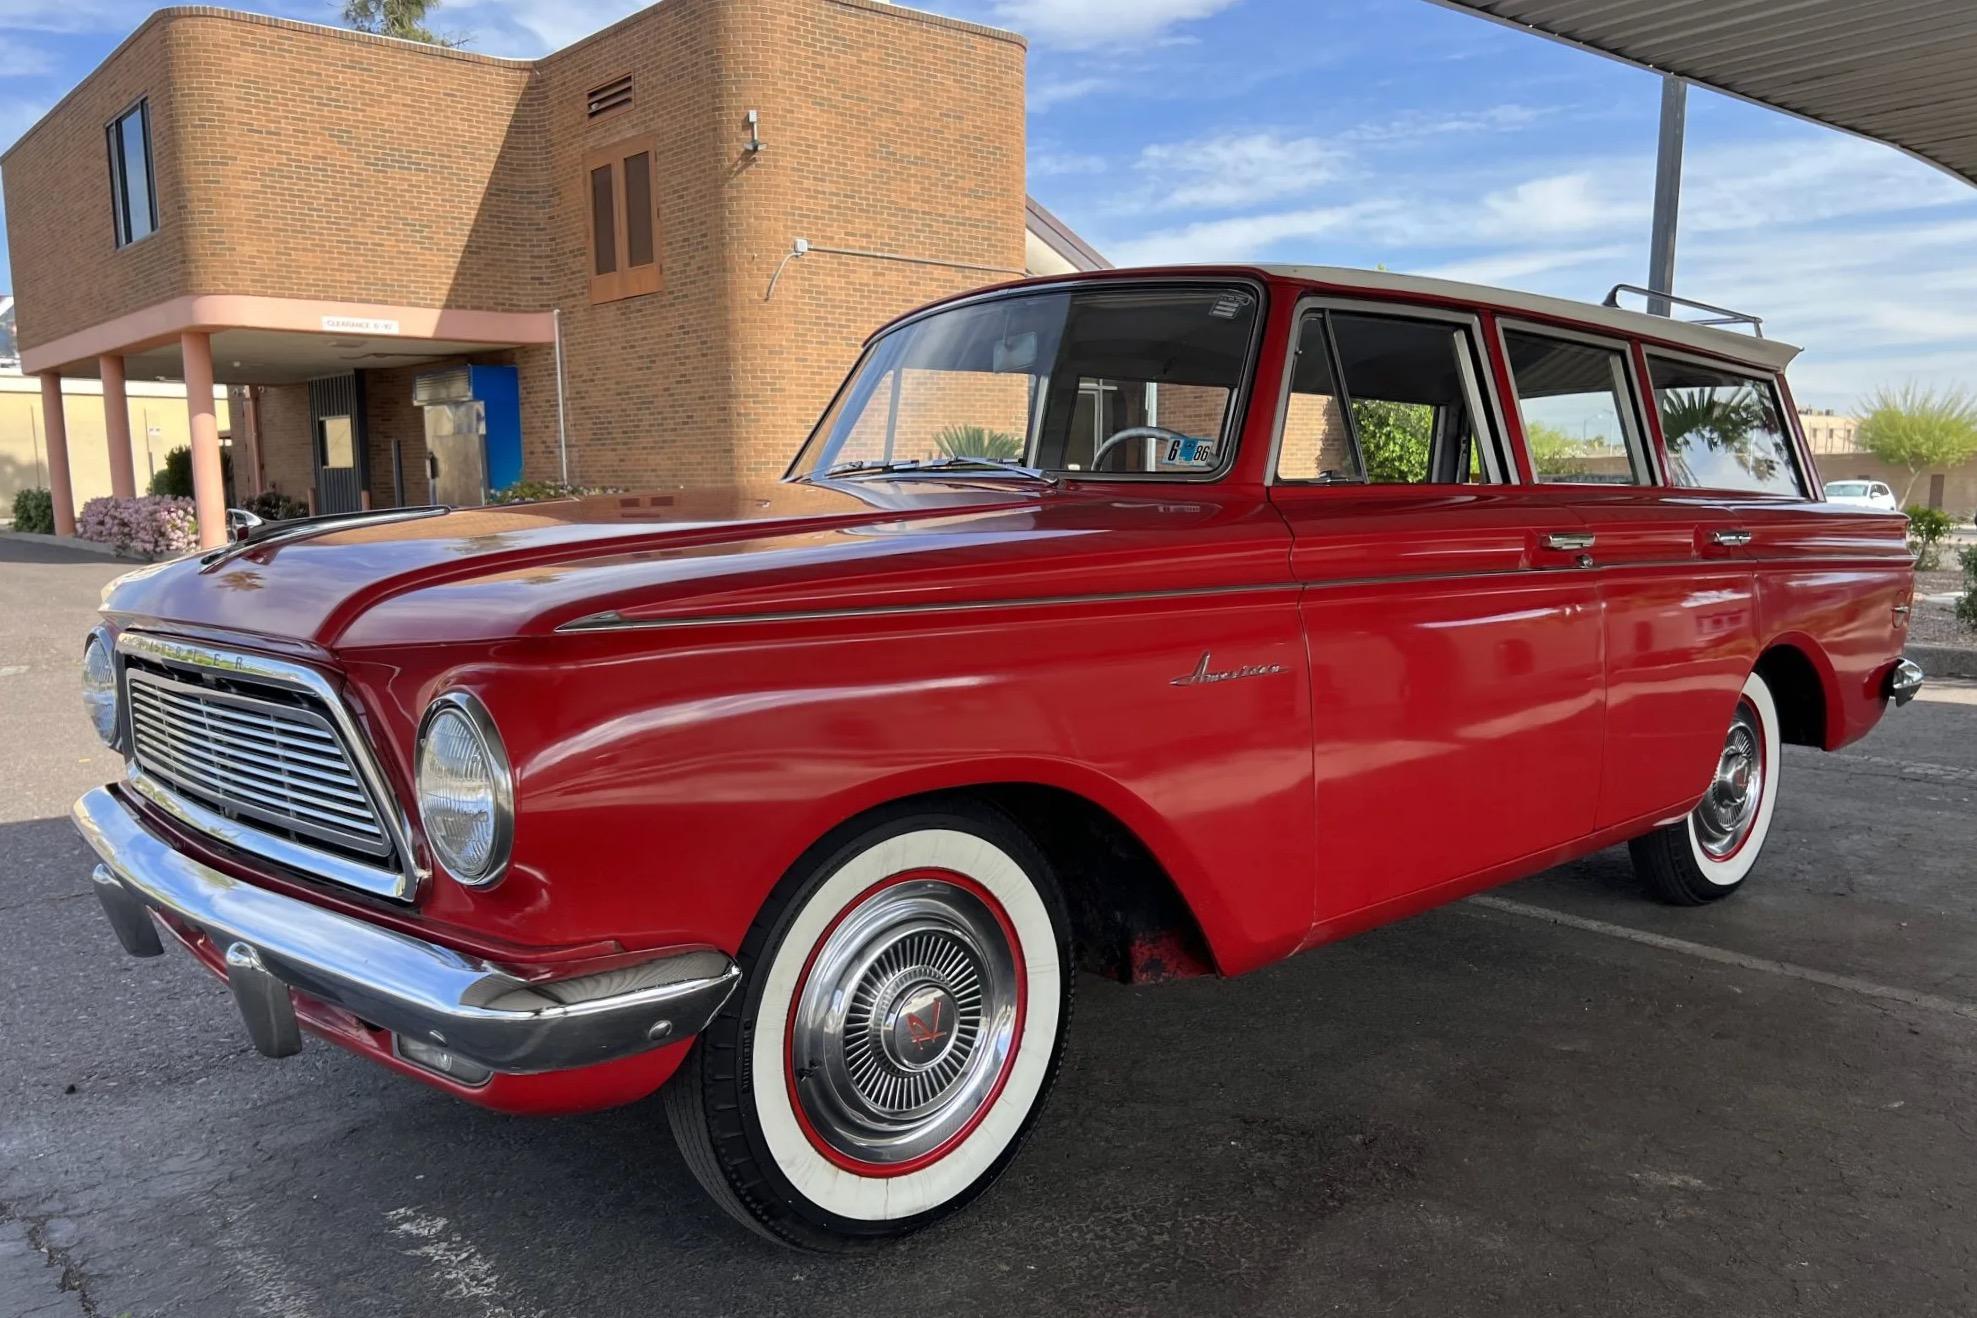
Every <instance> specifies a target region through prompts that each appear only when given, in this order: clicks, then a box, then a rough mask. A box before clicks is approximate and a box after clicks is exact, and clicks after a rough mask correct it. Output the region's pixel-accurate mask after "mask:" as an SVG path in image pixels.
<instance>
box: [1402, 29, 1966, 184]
mask: <svg viewBox="0 0 1977 1318" xmlns="http://www.w3.org/2000/svg"><path fill="white" fill-rule="evenodd" d="M1434 3H1436V4H1440V5H1444V6H1446V7H1448V8H1450V9H1459V10H1463V11H1466V12H1469V13H1474V14H1478V15H1481V16H1482V17H1484V18H1489V19H1493V20H1495V21H1496V22H1499V23H1503V24H1505V25H1506V26H1509V27H1514V28H1518V29H1520V30H1523V31H1530V32H1536V33H1538V34H1540V35H1543V36H1548V37H1551V38H1553V39H1555V40H1558V41H1563V42H1565V43H1567V44H1569V45H1574V46H1579V47H1582V48H1584V49H1587V50H1591V51H1595V52H1597V53H1599V54H1602V55H1609V56H1612V57H1613V58H1615V59H1620V60H1625V61H1626V62H1627V63H1629V64H1635V65H1639V66H1640V67H1642V68H1647V69H1652V70H1654V71H1655V72H1657V73H1664V74H1673V75H1675V76H1676V77H1680V78H1685V79H1687V80H1689V81H1690V82H1693V83H1696V84H1698V85H1700V86H1704V87H1709V88H1711V89H1713V90H1715V91H1719V92H1722V93H1724V94H1725V95H1729V96H1735V97H1738V98H1740V99H1742V100H1746V101H1753V102H1756V103H1757V104H1759V105H1765V106H1769V107H1771V108H1773V109H1776V110H1783V111H1785V112H1786V113H1787V114H1793V115H1797V116H1798V117H1799V118H1801V119H1809V120H1811V121H1813V122H1814V123H1820V124H1826V125H1828V126H1830V127H1833V128H1839V129H1843V130H1845V131H1846V132H1849V133H1855V134H1858V135H1859V136H1861V137H1866V138H1871V139H1873V140H1874V141H1877V142H1883V143H1885V144H1887V145H1888V146H1891V147H1894V148H1896V149H1897V150H1899V151H1904V152H1906V153H1908V154H1909V155H1911V156H1914V157H1915V158H1916V159H1918V160H1922V161H1926V162H1927V163H1929V164H1932V165H1935V166H1936V167H1937V168H1939V169H1941V170H1943V171H1945V172H1946V173H1949V174H1952V175H1955V176H1956V177H1957V178H1960V179H1962V180H1964V181H1965V182H1966V183H1977V76H1973V70H1977V4H1974V3H1972V2H1971V0H1434Z"/></svg>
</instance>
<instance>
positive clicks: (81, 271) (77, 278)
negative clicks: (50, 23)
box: [0, 20, 189, 348]
mask: <svg viewBox="0 0 1977 1318" xmlns="http://www.w3.org/2000/svg"><path fill="white" fill-rule="evenodd" d="M172 37H173V27H172V25H171V24H170V23H167V22H162V21H156V20H154V21H152V22H150V23H147V24H145V25H144V26H143V27H141V28H139V29H138V31H137V32H135V33H133V34H132V35H131V37H130V39H129V40H127V41H125V42H124V44H123V45H122V46H120V47H118V48H117V49H116V51H114V52H113V53H112V54H111V55H110V58H109V59H107V60H105V61H104V62H103V64H102V66H101V67H99V68H98V69H97V70H96V72H95V73H94V74H92V75H90V77H89V79H88V80H87V81H85V82H84V83H83V84H82V85H81V86H79V87H77V88H76V89H75V90H74V91H73V92H71V93H70V94H69V96H68V97H67V98H66V99H65V100H64V101H62V102H61V104H60V105H59V106H58V107H57V108H56V109H55V111H53V112H52V113H50V114H49V115H48V117H47V118H46V119H44V120H43V121H42V122H41V124H40V125H39V126H38V127H36V128H35V129H33V130H31V131H30V132H29V133H28V134H27V135H26V136H24V137H22V138H21V139H20V140H19V141H18V142H17V143H15V145H14V146H13V147H12V148H11V149H10V150H9V151H8V152H7V154H6V155H5V156H4V157H0V183H4V185H5V188H6V199H7V244H8V248H9V250H10V252H11V253H12V260H13V293H14V317H15V331H16V334H17V336H18V338H19V341H20V346H21V347H23V348H32V347H34V346H35V345H37V344H40V343H45V342H47V341H48V340H50V339H55V338H60V337H61V336H62V335H64V334H67V333H70V332H71V331H73V330H78V329H82V328H85V327H87V326H89V325H94V324H96V323H98V322H100V321H104V320H109V319H111V318H112V317H115V316H121V315H123V314H125V313H126V312H130V311H135V310H137V309H138V308H140V307H145V306H149V305H150V304H152V303H154V302H160V301H163V300H164V299H166V298H168V297H173V296H175V295H177V294H178V293H180V292H182V291H184V289H185V286H186V281H187V273H186V268H187V267H186V259H185V235H186V216H187V212H188V209H189V207H188V204H187V199H186V196H185V189H184V188H183V187H181V186H180V182H179V180H180V178H181V177H182V169H181V165H180V161H181V157H182V155H183V152H184V137H185V133H184V131H183V129H184V125H183V119H184V118H185V117H186V113H187V112H186V107H185V104H184V102H183V100H182V99H181V98H180V97H179V96H178V95H177V94H176V92H177V88H176V85H175V81H174V78H173V74H172V68H173V62H174V54H175V51H176V49H177V43H175V42H174V41H173V40H172ZM147 97H148V99H149V100H150V108H151V162H152V170H153V172H154V174H155V175H156V187H157V193H158V229H157V231H156V232H155V233H153V234H152V235H151V236H150V237H148V238H144V239H141V240H139V241H137V242H135V243H132V244H131V245H130V246H128V247H125V248H123V249H122V250H119V249H118V248H117V240H116V231H115V230H114V229H113V228H112V222H111V218H110V178H109V165H108V163H107V153H106V147H105V143H104V130H105V129H106V128H107V127H108V126H109V124H110V122H111V120H113V119H115V118H116V117H117V116H119V115H121V114H122V113H123V112H124V111H126V110H128V109H129V108H130V107H131V106H132V105H134V104H136V102H137V101H139V100H140V99H144V98H147Z"/></svg>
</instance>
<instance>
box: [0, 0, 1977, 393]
mask: <svg viewBox="0 0 1977 1318" xmlns="http://www.w3.org/2000/svg"><path fill="white" fill-rule="evenodd" d="M152 7H153V6H151V5H149V4H145V3H141V2H134V0H0V145H4V144H9V143H11V142H12V141H13V140H14V139H15V138H16V137H18V136H19V135H20V133H21V132H22V131H24V130H25V129H26V128H27V127H28V125H30V124H31V123H33V122H34V120H35V119H37V118H38V117H39V116H40V115H41V114H42V113H43V112H44V111H45V110H46V109H47V108H48V107H49V106H50V105H52V104H53V103H54V101H55V100H56V99H57V98H59V97H60V96H61V95H62V93H63V92H65V91H66V90H67V89H68V88H69V87H71V86H73V85H74V84H75V83H76V82H77V81H79V80H80V79H81V78H82V77H83V76H84V75H85V74H86V73H87V72H88V71H89V70H90V69H91V68H93V67H94V66H95V65H96V64H97V63H98V62H99V61H100V60H101V59H102V58H103V57H104V56H105V55H107V54H108V53H109V52H110V50H111V49H113V48H114V47H115V45H116V44H117V43H118V42H119V41H120V40H122V39H123V37H124V36H125V35H127V34H128V33H129V32H130V30H131V29H132V28H133V27H135V26H136V25H137V23H138V22H140V21H141V20H142V18H143V16H144V14H145V13H146V12H148V11H149V9H151V8H152ZM248 7H254V8H260V9H263V10H265V11H266V12H271V13H279V14H284V15H286V16H288V17H292V18H301V19H307V20H311V21H316V22H335V21H336V18H337V10H338V8H339V6H338V5H337V4H335V3H332V0H260V2H259V3H252V0H250V3H249V5H248ZM639 7H641V6H640V5H639V4H638V3H637V2H636V0H446V2H445V3H443V4H441V5H440V6H439V7H438V8H437V9H436V10H435V11H434V13H433V15H432V19H431V25H432V26H433V27H435V28H436V29H437V30H439V31H441V32H444V33H448V34H453V35H457V36H460V37H464V38H465V39H466V42H467V44H468V46H469V48H470V49H474V50H478V51H482V52H485V53H488V54H494V55H512V56H532V55H538V54H541V53H544V52H546V51H549V50H553V49H555V48H557V47H559V46H562V45H565V44H568V43H569V42H570V41H573V40H575V39H576V38H578V37H581V36H583V35H585V34H587V33H589V32H592V31H594V30H596V29H597V28H599V27H602V26H604V25H605V24H607V23H610V22H612V21H615V20H616V19H618V18H620V17H622V16H623V15H625V14H627V13H630V12H632V11H633V10H635V9H637V8H639ZM921 7H923V8H930V9H934V10H936V11H939V12H942V13H947V14H951V15H954V16H956V17H960V18H968V19H973V20H976V21H979V22H987V23H992V24H995V25H997V26H1002V27H1008V28H1013V29H1015V30H1016V31H1019V32H1022V33H1024V34H1025V35H1026V36H1028V38H1029V40H1030V62H1029V175H1030V191H1031V193H1032V194H1033V195H1034V196H1035V197H1036V198H1037V199H1038V200H1039V201H1041V202H1043V204H1044V205H1046V206H1048V207H1049V208H1050V209H1051V210H1053V211H1055V212H1056V213H1057V214H1058V215H1059V216H1060V217H1061V218H1062V219H1064V220H1065V221H1066V222H1067V223H1068V224H1070V225H1071V227H1072V228H1074V229H1075V230H1077V231H1078V232H1079V233H1080V234H1081V235H1082V236H1083V237H1084V238H1085V239H1087V240H1088V241H1089V242H1091V243H1092V244H1093V245H1095V246H1096V247H1097V248H1098V249H1099V250H1100V251H1102V252H1104V253H1105V255H1106V256H1107V257H1108V258H1109V259H1111V260H1112V261H1114V262H1115V263H1117V264H1120V265H1126V264H1134V263H1141V262H1153V261H1163V262H1166V261H1213V260H1230V261H1246V260H1273V261H1297V262H1309V263H1314V264H1325V265H1348V266H1375V265H1384V266H1385V267H1387V268H1388V269H1391V270H1397V271H1406V272H1409V273H1415V274H1431V275H1440V276H1443V277H1447V278H1455V279H1466V280H1473V281H1476V282H1479V283H1486V284H1496V285H1501V286H1505V287H1510V288H1520V289H1528V290H1532V291H1535V292H1542V293H1552V294H1557V295H1560V296H1565V297H1573V298H1580V299H1585V300H1588V301H1598V300H1599V299H1600V298H1602V297H1603V296H1605V293H1606V290H1607V289H1608V288H1610V287H1611V286H1612V285H1614V284H1616V283H1634V284H1639V283H1644V282H1646V274H1647V245H1648V227H1649V210H1650V205H1651V201H1652V197H1653V186H1654V150H1655V134H1656V121H1657V113H1658V109H1659V97H1660V88H1659V80H1658V79H1657V78H1656V77H1655V76H1654V75H1652V74H1649V73H1645V72H1642V71H1640V70H1636V69H1632V68H1629V67H1627V66H1624V65H1621V64H1619V63H1616V62H1614V61H1611V60H1607V59H1604V58H1601V57H1599V56H1597V55H1592V54H1588V53H1585V52H1582V51H1577V50H1573V49H1569V48H1567V47H1565V46H1562V45H1559V44H1556V43H1554V42H1550V41H1545V40H1543V39H1540V38H1537V37H1534V36H1530V35H1527V34H1523V33H1519V32H1513V31H1510V30H1508V29H1506V28H1502V27H1499V26H1497V25H1495V24H1492V23H1488V22H1484V21H1482V20H1480V19H1477V18H1474V17H1471V16H1469V15H1466V14H1461V13H1457V12H1454V11H1451V10H1447V9H1443V8H1441V7H1439V6H1437V5H1433V4H1430V3H1427V0H931V2H930V3H925V4H923V5H922V6H921ZM1675 289H1676V291H1677V292H1678V293H1681V294H1684V295H1686V296H1689V297H1694V298H1698V299H1701V300H1703V301H1706V302H1713V303H1718V304H1721V305H1725V306H1731V307H1736V308H1738V309H1741V310H1748V311H1752V312H1755V313H1757V314H1759V315H1762V316H1763V317H1764V319H1765V325H1766V328H1767V330H1768V331H1769V332H1770V333H1771V334H1772V335H1773V336H1775V337H1778V338H1782V339H1787V340H1789V341H1791V342H1794V343H1798V344H1801V345H1803V346H1804V348H1805V349H1806V351H1805V354H1804V355H1803V356H1802V357H1801V358H1800V359H1799V362H1798V364H1797V365H1796V366H1795V367H1794V368H1793V370H1792V372H1791V376H1792V381H1793V387H1794V390H1795V392H1796V394H1797V396H1798V400H1799V402H1800V404H1801V406H1806V407H1830V408H1835V409H1839V410H1848V409H1849V408H1851V407H1853V406H1854V405H1855V404H1857V403H1858V402H1859V400H1860V399H1861V398H1862V397H1863V396H1864V395H1866V394H1867V393H1869V392H1870V391H1871V390H1873V389H1875V388H1876V387H1878V386H1882V385H1899V384H1902V383H1905V382H1908V381H1915V382H1918V383H1922V384H1925V385H1938V386H1963V387H1967V388H1970V389H1971V390H1972V391H1973V392H1977V188H1973V187H1971V186H1969V185H1967V184H1964V183H1961V182H1959V181H1957V180H1955V179H1952V178H1949V177H1948V176H1946V175H1944V174H1942V173H1940V172H1938V171H1936V170H1934V169H1933V168H1931V167H1929V166H1927V165H1924V164H1921V163H1919V162H1916V161H1913V160H1910V159H1908V158H1907V157H1905V156H1903V155H1901V154H1900V153H1899V152H1896V151H1894V150H1892V149H1890V148H1887V147H1883V146H1880V145H1877V144H1875V143H1871V142H1864V141H1861V140H1859V139H1856V138H1852V137H1848V136H1846V135H1844V134H1841V133H1839V132H1836V131H1833V130H1830V129H1824V128H1819V127H1816V126H1813V125H1810V124H1805V123H1801V122H1799V121H1797V120H1794V119H1791V118H1789V117H1787V116H1785V115H1782V114H1779V113H1776V112H1773V111H1769V110H1765V109H1762V108H1759V107H1756V106H1751V105H1746V104H1743V103H1741V102H1738V101H1735V100H1732V99H1730V98H1727V97H1723V96H1719V95H1717V94H1715V93H1712V92H1707V91H1704V90H1701V89H1692V90H1691V92H1690V96H1689V115H1688V151H1687V156H1686V162H1685V172H1684V178H1683V186H1682V209H1681V221H1680V237H1679V241H1678V245H1677V265H1676V282H1675Z"/></svg>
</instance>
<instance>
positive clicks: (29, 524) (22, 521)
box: [14, 490, 55, 535]
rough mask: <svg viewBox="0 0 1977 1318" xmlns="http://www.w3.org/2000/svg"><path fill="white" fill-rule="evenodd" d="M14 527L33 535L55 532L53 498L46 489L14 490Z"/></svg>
mask: <svg viewBox="0 0 1977 1318" xmlns="http://www.w3.org/2000/svg"><path fill="white" fill-rule="evenodd" d="M14 529H15V530H16V531H30V532H32V533H34V534H35V535H53V534H55V498H54V496H53V495H51V494H49V493H48V491H46V490H16V491H15V492H14Z"/></svg>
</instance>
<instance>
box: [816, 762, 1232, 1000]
mask: <svg viewBox="0 0 1977 1318" xmlns="http://www.w3.org/2000/svg"><path fill="white" fill-rule="evenodd" d="M1046 768H1047V769H1048V772H1045V771H1044V770H1045V769H1046ZM957 799H959V800H974V801H983V802H986V803H988V804H991V805H993V806H995V807H996V808H997V809H999V810H1001V811H1002V812H1003V813H1005V814H1007V815H1009V816H1010V817H1011V818H1012V819H1014V820H1015V821H1016V823H1017V824H1018V825H1019V826H1021V827H1022V828H1023V829H1024V831H1025V832H1027V833H1029V835H1030V836H1031V838H1032V839H1033V840H1034V841H1035V842H1036V843H1037V845H1038V847H1039V848H1041V849H1042V851H1043V852H1044V854H1045V855H1046V856H1047V857H1048V858H1049V859H1050V862H1051V865H1052V868H1053V869H1054V870H1055V871H1056V873H1057V877H1058V880H1059V882H1060V884H1061V885H1062V888H1063V896H1064V901H1065V905H1066V908H1067V910H1068V912H1069V914H1070V918H1071V924H1072V935H1073V938H1074V940H1075V943H1076V946H1077V949H1078V959H1079V964H1080V966H1081V968H1083V969H1086V970H1089V971H1092V972H1093V973H1096V974H1100V975H1104V976H1106V977H1107V978H1110V979H1116V980H1119V981H1120V982H1122V983H1147V982H1153V981H1157V980H1164V979H1179V978H1187V977H1191V976H1196V975H1207V974H1225V973H1236V970H1237V969H1241V968H1246V958H1245V956H1244V953H1242V952H1241V951H1240V950H1236V951H1234V952H1233V954H1232V953H1231V949H1230V948H1229V946H1228V943H1229V942H1239V941H1240V935H1239V934H1238V933H1236V932H1234V931H1233V928H1232V926H1230V925H1228V924H1226V923H1223V922H1224V921H1227V920H1229V919H1230V914H1231V913H1229V912H1226V911H1225V909H1224V906H1223V904H1222V903H1221V902H1220V900H1219V899H1218V898H1217V897H1216V896H1215V891H1214V889H1213V887H1212V886H1211V885H1210V884H1209V883H1208V881H1207V879H1206V877H1205V876H1204V875H1202V874H1200V873H1199V871H1198V870H1196V869H1194V868H1192V867H1191V864H1190V862H1189V861H1188V860H1187V859H1186V853H1185V848H1184V847H1183V846H1182V844H1181V843H1180V841H1179V840H1178V839H1177V838H1174V837H1173V836H1171V834H1170V833H1169V831H1168V830H1167V828H1166V826H1165V825H1164V823H1163V822H1162V821H1161V820H1160V818H1159V817H1158V815H1157V814H1156V813H1155V812H1153V811H1152V810H1151V809H1150V808H1149V807H1147V806H1146V805H1145V803H1144V802H1141V801H1140V800H1139V799H1138V798H1137V797H1135V796H1133V795H1132V794H1131V793H1130V792H1128V791H1126V790H1125V789H1123V788H1121V787H1119V786H1118V785H1117V784H1116V783H1112V782H1111V781H1110V780H1108V779H1105V778H1103V777H1102V776H1100V775H1096V774H1091V773H1089V771H1086V772H1078V771H1076V770H1075V769H1074V768H1072V767H1071V766H1038V765H1034V764H1026V765H1009V764H996V765H974V766H955V768H954V769H953V770H951V771H950V772H948V773H946V774H942V775H939V776H938V777H937V778H936V779H935V780H933V781H931V782H930V781H929V779H928V776H927V775H926V774H925V773H924V771H923V772H919V773H916V774H914V775H912V777H911V778H910V779H908V780H882V781H880V782H876V783H871V784H868V785H867V786H866V788H865V789H864V790H862V791H860V792H859V793H858V794H857V795H856V796H855V797H852V798H848V799H841V800H840V801H838V802H837V809H835V810H833V811H832V812H831V813H832V814H833V815H834V816H835V819H836V822H834V823H832V824H830V825H829V826H828V827H827V828H825V829H824V830H822V831H821V832H820V833H819V837H829V836H833V835H835V834H837V833H839V832H841V831H854V830H855V829H856V828H858V827H859V826H860V825H861V824H862V822H863V821H864V820H866V819H867V818H868V817H870V816H872V815H874V814H876V813H879V812H881V811H887V812H890V811H893V810H896V809H898V808H899V807H901V806H903V805H906V806H910V805H916V804H924V805H926V806H928V807H930V808H936V807H938V806H939V804H940V803H942V802H943V801H953V800H957ZM816 841H817V839H816V838H813V839H812V843H813V846H814V843H815V842H816ZM1175 862H1178V863H1175ZM1218 934H1219V935H1220V937H1219V938H1218ZM1231 960H1235V961H1238V962H1241V963H1242V964H1239V965H1238V966H1237V967H1236V968H1235V969H1232V968H1231V967H1230V962H1231Z"/></svg>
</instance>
